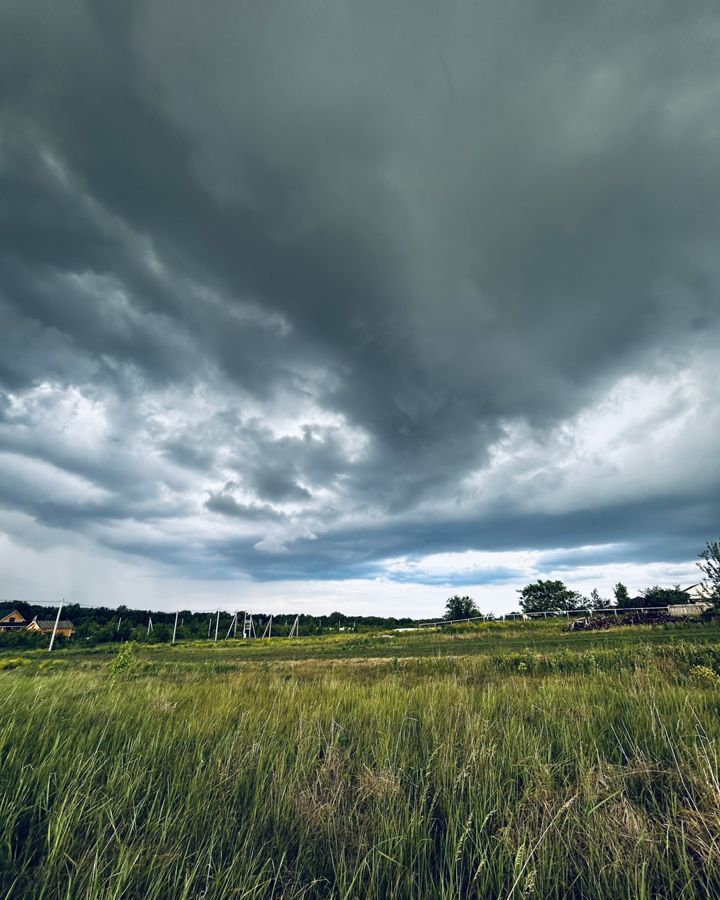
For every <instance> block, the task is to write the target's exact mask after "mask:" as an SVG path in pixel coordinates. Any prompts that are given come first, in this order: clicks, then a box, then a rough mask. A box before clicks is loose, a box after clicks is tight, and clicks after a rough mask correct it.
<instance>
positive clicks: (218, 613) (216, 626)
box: [215, 610, 220, 640]
mask: <svg viewBox="0 0 720 900" xmlns="http://www.w3.org/2000/svg"><path fill="white" fill-rule="evenodd" d="M219 627H220V610H218V611H217V619H215V640H217V633H218V628H219Z"/></svg>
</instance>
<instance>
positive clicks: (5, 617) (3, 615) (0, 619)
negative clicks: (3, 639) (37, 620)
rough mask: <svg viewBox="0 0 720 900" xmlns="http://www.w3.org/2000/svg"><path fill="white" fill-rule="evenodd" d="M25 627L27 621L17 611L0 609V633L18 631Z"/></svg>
mask: <svg viewBox="0 0 720 900" xmlns="http://www.w3.org/2000/svg"><path fill="white" fill-rule="evenodd" d="M27 625H28V621H27V619H26V618H25V616H24V615H23V614H22V613H21V612H18V610H17V609H0V631H18V630H19V629H21V628H27Z"/></svg>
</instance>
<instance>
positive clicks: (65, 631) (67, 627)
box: [27, 616, 75, 637]
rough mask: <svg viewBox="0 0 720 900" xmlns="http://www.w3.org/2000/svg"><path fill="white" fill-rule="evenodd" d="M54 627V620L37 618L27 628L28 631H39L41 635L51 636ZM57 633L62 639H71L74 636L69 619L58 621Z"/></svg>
mask: <svg viewBox="0 0 720 900" xmlns="http://www.w3.org/2000/svg"><path fill="white" fill-rule="evenodd" d="M54 627H55V620H54V619H38V617H37V616H35V618H34V619H33V620H32V622H30V624H29V625H28V626H27V630H28V631H39V632H40V633H41V634H52V633H53V628H54ZM57 633H58V634H62V635H63V636H64V637H72V636H73V635H74V634H75V626H74V625H73V623H72V622H71V621H70V620H69V619H60V621H59V622H58V626H57Z"/></svg>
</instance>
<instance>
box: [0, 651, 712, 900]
mask: <svg viewBox="0 0 720 900" xmlns="http://www.w3.org/2000/svg"><path fill="white" fill-rule="evenodd" d="M662 649H663V648H659V647H653V646H651V645H639V646H638V647H636V648H635V649H634V650H633V651H632V653H629V652H628V651H622V652H620V651H617V650H613V649H611V648H610V649H605V650H602V649H600V650H598V649H595V650H592V651H591V650H587V651H583V650H576V651H572V650H570V649H565V650H562V651H550V652H548V653H546V654H542V653H541V652H539V651H537V650H527V651H512V652H510V653H506V654H499V655H494V656H492V657H482V658H481V657H476V658H454V657H453V658H445V657H441V658H437V659H435V658H418V659H402V658H390V659H387V660H369V661H354V660H335V661H325V660H317V659H316V660H312V659H310V660H306V661H295V662H284V661H272V662H257V663H246V664H244V665H242V666H239V667H238V666H236V667H235V668H233V669H230V670H226V671H223V670H222V668H221V669H220V670H216V671H212V670H211V668H210V666H205V667H200V666H197V665H193V666H183V665H182V650H181V649H180V650H178V648H173V649H172V650H167V651H166V652H165V653H164V654H162V655H157V656H152V657H140V658H135V657H134V655H133V654H132V653H129V652H128V651H125V654H126V659H125V661H124V662H123V661H120V662H118V663H115V664H109V663H108V661H107V660H104V659H103V658H100V661H99V662H98V659H97V658H93V657H87V658H86V659H85V660H80V659H76V660H75V661H74V662H73V661H72V660H71V661H70V664H65V665H62V664H61V665H57V663H59V662H61V660H60V659H58V660H55V659H50V660H47V662H45V661H42V663H40V662H38V658H37V657H30V658H31V664H29V665H24V666H18V667H15V668H10V669H7V670H6V671H3V672H2V673H0V684H1V685H2V688H3V703H2V705H1V706H0V788H1V789H0V873H1V874H0V887H1V889H2V893H0V896H5V897H7V898H10V897H13V898H14V897H28V898H30V897H32V898H38V900H41V898H60V897H62V898H76V897H87V898H98V900H100V898H102V900H105V898H121V897H123V898H128V897H143V898H169V897H172V898H229V897H237V898H240V897H246V898H261V897H283V898H300V897H306V898H311V897H338V898H355V897H357V898H360V897H382V898H385V897H398V898H400V897H402V898H404V897H408V898H410V897H423V898H424V897H438V898H451V897H453V898H454V897H469V896H480V897H513V898H521V897H538V898H567V897H599V898H605V897H606V898H626V897H627V898H648V900H649V898H657V897H668V898H669V897H673V898H674V897H679V898H694V897H703V898H705V897H714V896H720V845H719V838H718V835H720V805H719V804H720V775H719V768H718V760H719V752H720V687H719V685H720V677H718V675H717V674H716V671H720V666H718V662H719V661H720V660H719V659H718V658H716V656H715V655H714V650H713V648H712V647H701V648H696V647H694V646H691V645H689V644H680V645H673V647H667V648H664V651H665V652H663V653H661V652H660V651H661V650H662ZM573 653H574V656H573ZM603 654H604V655H603ZM41 664H44V667H43V668H40V665H41ZM83 666H85V667H83Z"/></svg>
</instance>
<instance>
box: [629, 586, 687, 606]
mask: <svg viewBox="0 0 720 900" xmlns="http://www.w3.org/2000/svg"><path fill="white" fill-rule="evenodd" d="M689 599H690V598H689V597H688V595H687V594H686V593H685V591H684V590H682V588H681V587H680V585H679V584H676V585H675V586H674V587H671V588H664V587H660V586H659V585H657V584H655V585H653V586H652V587H648V588H645V590H644V591H642V592H641V594H640V603H639V604H638V606H673V605H674V604H676V603H687V602H688V600H689Z"/></svg>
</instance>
